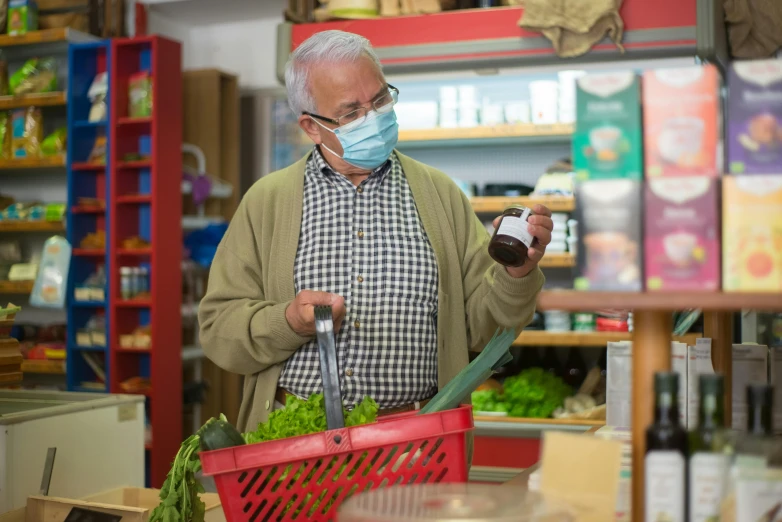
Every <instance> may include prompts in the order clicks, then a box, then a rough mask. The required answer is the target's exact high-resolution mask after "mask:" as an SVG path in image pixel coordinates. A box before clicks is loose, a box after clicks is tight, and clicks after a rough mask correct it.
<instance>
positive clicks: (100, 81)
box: [87, 72, 109, 121]
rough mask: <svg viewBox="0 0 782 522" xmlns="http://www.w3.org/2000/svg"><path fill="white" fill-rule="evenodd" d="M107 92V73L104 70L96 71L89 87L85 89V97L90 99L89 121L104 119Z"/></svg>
mask: <svg viewBox="0 0 782 522" xmlns="http://www.w3.org/2000/svg"><path fill="white" fill-rule="evenodd" d="M108 94H109V75H108V73H106V72H102V73H98V74H97V75H96V76H95V79H93V80H92V83H91V84H90V88H89V90H88V91H87V97H88V98H89V99H90V103H91V104H92V106H91V107H90V114H89V116H88V118H87V119H88V120H89V121H103V120H105V119H106V115H107V114H108V111H107V109H106V97H107V96H108Z"/></svg>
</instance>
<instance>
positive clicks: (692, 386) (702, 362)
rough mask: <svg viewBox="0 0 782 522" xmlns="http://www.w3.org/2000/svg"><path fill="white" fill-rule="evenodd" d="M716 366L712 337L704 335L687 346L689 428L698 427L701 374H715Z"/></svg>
mask: <svg viewBox="0 0 782 522" xmlns="http://www.w3.org/2000/svg"><path fill="white" fill-rule="evenodd" d="M713 373H715V372H714V366H713V365H712V363H711V339H709V338H708V337H702V338H700V339H697V340H696V341H695V346H688V347H687V424H686V426H687V429H688V430H692V429H695V428H697V427H698V406H699V402H700V389H698V380H699V376H700V375H704V374H713Z"/></svg>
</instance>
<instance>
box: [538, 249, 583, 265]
mask: <svg viewBox="0 0 782 522" xmlns="http://www.w3.org/2000/svg"><path fill="white" fill-rule="evenodd" d="M538 266H540V267H541V268H572V267H574V266H576V256H574V255H573V254H571V253H569V252H552V253H548V252H547V253H546V255H544V256H543V259H541V260H540V263H538Z"/></svg>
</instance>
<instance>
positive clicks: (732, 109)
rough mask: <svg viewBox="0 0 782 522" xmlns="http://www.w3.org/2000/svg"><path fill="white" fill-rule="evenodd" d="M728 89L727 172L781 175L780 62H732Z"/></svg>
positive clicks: (781, 88)
mask: <svg viewBox="0 0 782 522" xmlns="http://www.w3.org/2000/svg"><path fill="white" fill-rule="evenodd" d="M728 87H730V89H729V91H728V116H729V118H728V136H727V140H728V143H727V148H728V169H729V171H730V172H731V173H733V174H779V173H782V61H780V60H756V61H739V62H733V63H732V64H731V66H730V73H729V77H728Z"/></svg>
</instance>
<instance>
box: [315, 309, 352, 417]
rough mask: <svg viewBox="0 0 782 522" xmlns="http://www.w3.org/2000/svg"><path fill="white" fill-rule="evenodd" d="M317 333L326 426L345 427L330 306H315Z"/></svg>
mask: <svg viewBox="0 0 782 522" xmlns="http://www.w3.org/2000/svg"><path fill="white" fill-rule="evenodd" d="M315 334H316V337H317V339H318V354H319V355H320V376H321V380H322V381H323V398H324V401H325V403H326V426H327V427H328V429H330V430H334V429H338V428H344V427H345V416H344V414H343V413H342V392H341V391H340V388H339V366H338V365H337V343H336V341H335V340H334V320H333V318H332V312H331V307H330V306H316V307H315Z"/></svg>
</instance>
